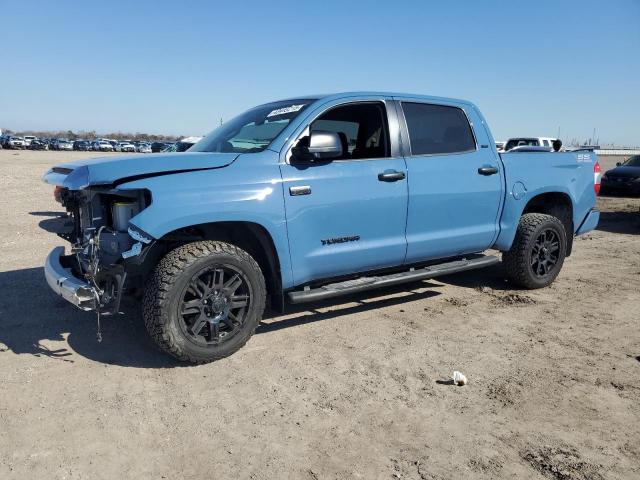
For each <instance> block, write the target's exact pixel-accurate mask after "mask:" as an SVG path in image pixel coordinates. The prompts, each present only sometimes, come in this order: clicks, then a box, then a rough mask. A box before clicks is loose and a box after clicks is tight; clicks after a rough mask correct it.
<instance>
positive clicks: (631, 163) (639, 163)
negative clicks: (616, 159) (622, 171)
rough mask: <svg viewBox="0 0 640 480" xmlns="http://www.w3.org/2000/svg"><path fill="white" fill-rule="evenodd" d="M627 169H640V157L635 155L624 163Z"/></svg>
mask: <svg viewBox="0 0 640 480" xmlns="http://www.w3.org/2000/svg"><path fill="white" fill-rule="evenodd" d="M623 165H624V166H625V167H640V155H634V156H633V157H629V159H628V160H627V161H626V162H624V163H623Z"/></svg>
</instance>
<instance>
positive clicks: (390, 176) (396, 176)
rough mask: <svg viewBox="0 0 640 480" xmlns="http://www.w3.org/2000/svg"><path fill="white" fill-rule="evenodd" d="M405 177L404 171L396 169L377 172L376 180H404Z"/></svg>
mask: <svg viewBox="0 0 640 480" xmlns="http://www.w3.org/2000/svg"><path fill="white" fill-rule="evenodd" d="M405 177H406V175H405V174H404V172H398V171H396V170H391V171H388V172H384V173H379V174H378V180H380V181H381V182H397V181H398V180H404V178H405Z"/></svg>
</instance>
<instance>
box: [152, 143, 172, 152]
mask: <svg viewBox="0 0 640 480" xmlns="http://www.w3.org/2000/svg"><path fill="white" fill-rule="evenodd" d="M169 145H171V143H170V142H153V143H152V144H151V152H152V153H158V152H161V151H162V150H164V149H165V148H167V147H168V146H169Z"/></svg>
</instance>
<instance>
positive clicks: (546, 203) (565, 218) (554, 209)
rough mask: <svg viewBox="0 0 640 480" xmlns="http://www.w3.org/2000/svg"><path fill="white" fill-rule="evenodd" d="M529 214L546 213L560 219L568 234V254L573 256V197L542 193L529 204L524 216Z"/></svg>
mask: <svg viewBox="0 0 640 480" xmlns="http://www.w3.org/2000/svg"><path fill="white" fill-rule="evenodd" d="M527 213H544V214H547V215H551V216H553V217H556V218H558V219H559V220H560V221H561V222H562V225H563V226H564V229H565V232H566V233H567V254H566V256H567V257H568V256H569V255H571V250H572V248H573V233H574V224H573V202H572V201H571V197H570V196H569V195H568V194H566V193H563V192H544V193H540V194H538V195H536V196H534V197H532V198H531V199H529V201H528V202H527V204H526V205H525V207H524V209H523V211H522V215H525V214H527Z"/></svg>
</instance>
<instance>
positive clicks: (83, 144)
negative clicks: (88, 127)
mask: <svg viewBox="0 0 640 480" xmlns="http://www.w3.org/2000/svg"><path fill="white" fill-rule="evenodd" d="M73 149H74V150H77V151H79V152H86V151H88V150H91V142H88V141H86V140H76V141H75V142H73Z"/></svg>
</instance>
